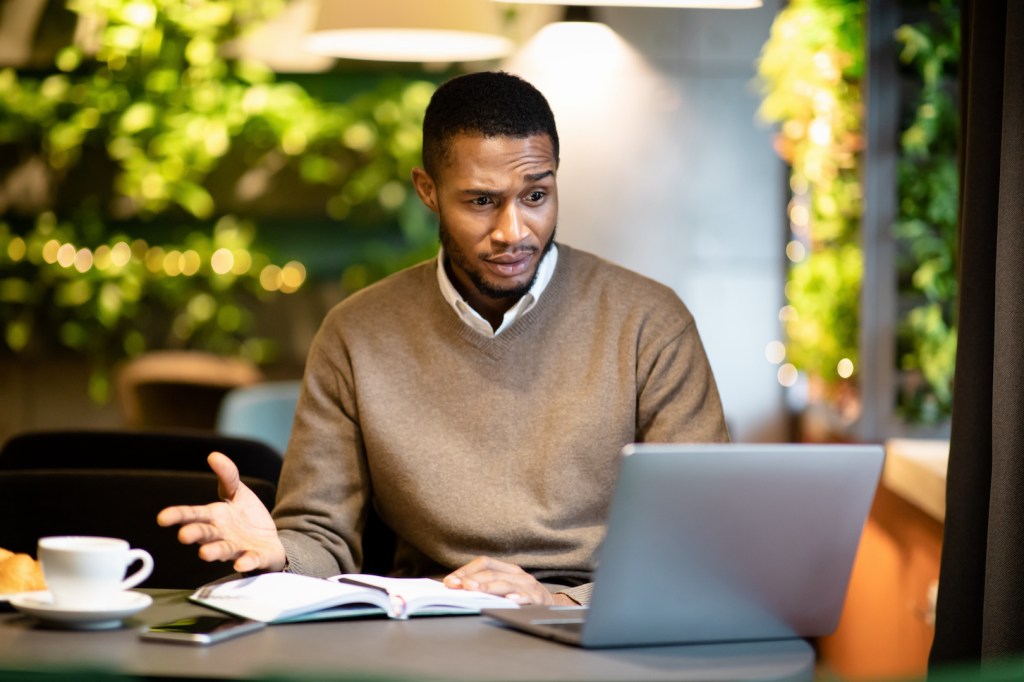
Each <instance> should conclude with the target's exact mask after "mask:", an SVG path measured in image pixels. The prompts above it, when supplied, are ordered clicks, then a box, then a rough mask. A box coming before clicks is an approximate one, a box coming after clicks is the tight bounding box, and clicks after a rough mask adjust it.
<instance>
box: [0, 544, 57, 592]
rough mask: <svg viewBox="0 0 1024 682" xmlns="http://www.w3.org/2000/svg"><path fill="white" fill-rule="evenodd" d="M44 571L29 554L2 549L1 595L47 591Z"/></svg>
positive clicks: (0, 565) (0, 554) (0, 557)
mask: <svg viewBox="0 0 1024 682" xmlns="http://www.w3.org/2000/svg"><path fill="white" fill-rule="evenodd" d="M45 589H46V581H45V580H44V579H43V569H42V566H40V565H39V562H38V561H36V560H35V559H33V558H32V557H30V556H29V555H28V554H15V553H14V552H10V551H8V550H6V549H3V548H0V594H13V593H15V592H31V591H34V590H45Z"/></svg>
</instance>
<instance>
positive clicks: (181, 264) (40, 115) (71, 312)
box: [0, 0, 434, 400]
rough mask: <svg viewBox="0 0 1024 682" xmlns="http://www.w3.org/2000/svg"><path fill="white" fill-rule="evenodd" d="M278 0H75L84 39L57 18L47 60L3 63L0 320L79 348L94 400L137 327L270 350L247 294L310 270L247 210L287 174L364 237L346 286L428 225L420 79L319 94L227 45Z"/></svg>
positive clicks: (12, 330) (139, 332) (137, 334)
mask: <svg viewBox="0 0 1024 682" xmlns="http://www.w3.org/2000/svg"><path fill="white" fill-rule="evenodd" d="M282 5H283V0H233V1H231V2H228V1H227V0H188V1H185V0H72V1H70V2H68V8H69V10H70V11H71V12H73V13H74V14H75V15H76V17H77V18H79V19H81V20H82V22H83V23H84V25H87V26H92V27H94V30H92V31H90V32H87V34H88V40H86V41H85V43H84V44H70V38H71V36H70V35H69V36H68V39H69V44H68V45H67V46H66V47H64V48H63V49H61V50H60V51H59V52H58V53H57V55H56V59H55V66H56V68H55V69H54V70H53V71H52V72H50V73H48V74H43V75H41V76H36V75H34V74H28V75H26V74H23V73H19V72H18V71H16V70H15V69H11V68H8V69H4V70H2V71H0V177H3V178H4V180H5V182H4V185H3V186H0V190H2V189H7V190H8V191H6V192H3V191H0V324H2V325H3V331H4V334H3V340H4V344H5V345H6V347H7V348H8V349H9V351H10V352H13V353H17V354H22V355H28V354H32V353H36V354H42V353H45V352H48V351H49V350H50V349H52V348H54V347H64V348H67V349H71V350H73V351H75V352H79V353H82V354H83V355H84V356H85V357H87V358H88V359H89V360H90V361H91V362H92V363H93V366H94V368H95V371H94V374H93V382H92V385H91V388H90V391H91V393H92V395H93V397H95V398H96V399H99V400H103V399H105V398H106V397H107V396H108V394H109V378H108V370H109V367H110V365H111V363H113V362H114V361H115V360H117V359H118V358H120V357H123V356H125V355H132V354H136V353H139V352H141V351H143V350H145V349H146V348H150V347H161V346H163V347H166V346H171V347H199V348H206V349H211V350H215V351H217V352H221V353H231V354H239V355H244V356H246V357H249V358H251V359H253V360H256V361H266V360H267V359H269V358H270V353H271V352H272V349H271V348H270V347H269V346H268V344H267V343H266V342H265V341H261V340H259V339H253V338H250V334H251V327H250V325H249V320H250V318H251V316H252V312H251V311H252V309H253V306H254V305H257V304H258V302H259V301H260V300H262V299H265V298H267V297H270V296H274V295H278V294H280V293H289V292H293V291H295V290H297V289H298V288H299V287H301V286H302V283H303V281H304V279H305V276H306V272H305V268H304V266H303V265H302V264H301V263H298V262H289V263H283V264H281V263H278V262H275V258H274V257H273V255H272V254H271V253H270V252H269V251H267V250H266V249H265V248H263V247H261V246H260V241H259V239H258V231H257V226H256V222H255V221H254V220H253V217H254V216H255V215H257V214H258V211H257V210H254V209H252V208H251V206H252V205H253V204H255V203H257V202H258V201H259V200H260V199H261V198H262V196H263V194H264V192H265V191H267V189H268V187H273V184H274V182H275V181H276V180H279V179H282V178H283V179H284V181H286V182H291V185H287V184H286V186H288V187H294V186H301V187H304V188H306V189H305V190H304V191H305V192H307V193H308V195H309V196H310V197H312V198H313V200H314V201H316V202H319V203H321V204H322V211H323V213H324V214H325V216H329V217H330V218H331V219H333V220H335V221H340V223H341V224H342V225H343V226H347V225H351V226H353V227H352V228H351V229H353V230H358V231H360V235H361V236H362V237H364V242H365V243H366V244H368V246H366V247H364V249H365V251H364V253H363V258H362V261H361V262H359V263H358V264H355V265H352V266H351V267H350V269H349V271H347V272H346V273H345V275H344V276H343V280H344V282H345V284H346V285H347V286H348V287H350V288H358V287H359V286H362V285H363V284H365V283H367V282H368V281H372V280H373V279H375V278H377V277H379V276H382V275H383V274H386V272H387V271H389V270H390V269H393V268H396V267H400V266H401V265H403V264H405V263H406V262H408V261H409V260H411V259H413V258H414V257H416V256H417V255H418V254H420V253H422V250H423V249H424V248H427V245H432V243H433V240H434V235H433V230H432V227H431V225H430V222H429V221H428V220H427V219H426V218H425V217H424V214H423V212H422V210H421V209H420V208H418V206H417V202H416V200H415V197H414V196H412V194H411V193H410V192H409V191H408V190H407V189H406V185H407V183H406V182H405V179H406V178H407V177H408V176H409V173H410V171H411V168H412V166H413V165H414V164H416V163H417V162H418V159H419V153H420V137H419V135H420V133H419V129H420V124H421V118H420V116H421V115H422V110H423V108H424V106H425V103H426V100H427V99H428V98H429V96H430V94H431V93H432V91H433V88H434V84H433V83H432V82H429V81H426V80H422V79H417V78H393V79H387V80H380V81H379V82H378V83H377V84H376V85H374V86H373V87H371V88H370V89H368V90H364V91H362V92H359V93H357V94H355V95H354V96H352V97H350V98H348V99H347V100H346V101H343V102H327V101H322V100H318V99H317V98H314V97H313V96H311V95H310V94H309V93H308V92H307V91H306V90H305V89H304V88H302V87H300V86H299V85H297V84H296V83H294V82H284V81H278V80H277V79H276V78H275V76H274V74H273V73H271V72H270V71H269V70H268V69H267V68H265V67H264V66H263V65H261V64H258V63H254V62H250V61H237V60H231V59H228V58H227V57H225V56H224V55H225V53H224V46H225V44H226V43H227V42H228V41H230V40H232V39H234V38H236V37H238V36H239V35H240V34H242V33H243V32H244V31H245V30H246V29H247V28H249V27H251V26H254V25H255V24H256V23H258V22H259V21H261V20H263V19H265V18H267V17H269V16H272V15H273V13H274V12H276V11H277V10H279V9H280V7H281V6H282ZM224 178H230V180H228V181H225V180H224ZM25 187H28V188H30V190H31V191H27V192H26V191H20V190H23V189H24V188H25ZM5 195H6V198H5ZM304 196H305V195H304ZM394 225H397V227H398V231H397V233H395V231H394V230H393V229H392V226H394ZM367 226H370V227H367Z"/></svg>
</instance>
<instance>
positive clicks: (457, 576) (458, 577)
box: [443, 556, 490, 588]
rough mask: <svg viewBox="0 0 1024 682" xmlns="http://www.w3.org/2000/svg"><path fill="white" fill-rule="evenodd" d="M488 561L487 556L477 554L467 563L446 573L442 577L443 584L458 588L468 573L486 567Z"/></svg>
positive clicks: (470, 573)
mask: <svg viewBox="0 0 1024 682" xmlns="http://www.w3.org/2000/svg"><path fill="white" fill-rule="evenodd" d="M489 561H490V558H489V557H485V556H478V557H476V558H475V559H473V560H472V561H470V562H469V563H468V564H466V565H464V566H460V567H459V568H457V569H455V570H454V571H452V572H451V573H449V574H448V575H446V576H445V577H444V580H443V582H444V584H445V585H447V586H448V587H453V588H459V587H462V582H463V581H464V580H465V579H466V578H467V577H468V576H470V575H472V574H474V573H477V572H479V571H482V570H486V569H487V564H488V562H489Z"/></svg>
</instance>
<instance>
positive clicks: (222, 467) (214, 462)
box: [206, 452, 242, 500]
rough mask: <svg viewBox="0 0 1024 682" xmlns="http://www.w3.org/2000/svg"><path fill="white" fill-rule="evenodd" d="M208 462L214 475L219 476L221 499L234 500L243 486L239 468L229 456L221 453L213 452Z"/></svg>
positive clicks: (207, 459) (218, 486) (218, 492)
mask: <svg viewBox="0 0 1024 682" xmlns="http://www.w3.org/2000/svg"><path fill="white" fill-rule="evenodd" d="M206 461H207V463H208V464H209V465H210V468H211V469H213V473H215V474H217V494H218V495H220V499H222V500H230V499H232V498H233V497H234V496H235V495H236V494H237V493H238V489H239V488H240V487H241V485H242V479H241V477H240V476H239V474H238V467H237V466H235V463H234V462H232V461H231V460H230V459H229V458H228V457H227V455H224V454H222V453H220V452H211V453H210V455H209V457H207V458H206Z"/></svg>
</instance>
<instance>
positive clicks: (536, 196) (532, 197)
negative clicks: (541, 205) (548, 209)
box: [526, 190, 547, 203]
mask: <svg viewBox="0 0 1024 682" xmlns="http://www.w3.org/2000/svg"><path fill="white" fill-rule="evenodd" d="M546 196H547V193H546V192H541V191H540V190H537V191H535V192H530V193H529V194H527V195H526V200H527V201H532V202H534V203H536V202H538V201H541V200H542V199H543V198H544V197H546Z"/></svg>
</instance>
